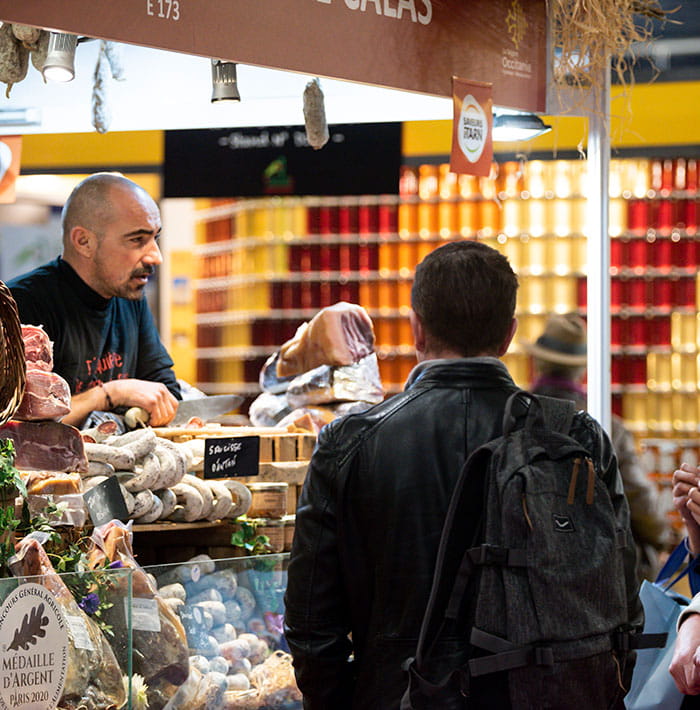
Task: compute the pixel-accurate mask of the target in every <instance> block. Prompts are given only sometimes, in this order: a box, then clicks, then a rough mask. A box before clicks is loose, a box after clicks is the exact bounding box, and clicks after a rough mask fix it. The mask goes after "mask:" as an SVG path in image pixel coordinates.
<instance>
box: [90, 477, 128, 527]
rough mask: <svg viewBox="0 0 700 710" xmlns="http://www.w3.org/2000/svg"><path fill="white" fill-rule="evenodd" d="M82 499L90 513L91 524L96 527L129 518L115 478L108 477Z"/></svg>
mask: <svg viewBox="0 0 700 710" xmlns="http://www.w3.org/2000/svg"><path fill="white" fill-rule="evenodd" d="M83 499H84V500H85V505H87V508H88V512H89V513H90V519H91V520H92V524H93V525H95V526H96V527H97V526H98V525H104V524H105V523H108V522H109V521H110V520H115V519H116V520H122V521H124V520H128V518H129V511H128V510H127V507H126V503H125V502H124V496H123V495H122V489H121V488H120V487H119V481H118V480H117V478H116V476H110V477H109V478H108V479H107V480H106V481H102V483H98V484H97V485H96V486H95V487H94V488H91V489H90V490H89V491H85V493H83Z"/></svg>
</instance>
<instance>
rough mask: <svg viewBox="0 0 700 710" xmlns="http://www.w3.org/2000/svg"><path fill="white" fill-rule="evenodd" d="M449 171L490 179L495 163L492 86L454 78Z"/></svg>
mask: <svg viewBox="0 0 700 710" xmlns="http://www.w3.org/2000/svg"><path fill="white" fill-rule="evenodd" d="M453 85H454V93H453V96H452V101H453V104H454V116H453V121H452V154H451V156H450V170H451V171H452V172H453V173H467V174H469V175H480V176H482V177H488V176H489V173H490V172H491V163H492V162H493V133H492V126H493V101H492V99H491V94H492V91H491V88H492V87H491V84H485V83H483V82H480V81H467V80H465V79H458V78H457V77H454V80H453Z"/></svg>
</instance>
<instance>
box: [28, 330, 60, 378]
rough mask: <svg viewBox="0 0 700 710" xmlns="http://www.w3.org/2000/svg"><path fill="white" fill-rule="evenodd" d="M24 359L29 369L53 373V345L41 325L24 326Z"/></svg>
mask: <svg viewBox="0 0 700 710" xmlns="http://www.w3.org/2000/svg"><path fill="white" fill-rule="evenodd" d="M22 340H23V341H24V357H25V358H26V360H27V367H28V368H29V367H35V368H37V369H38V370H45V371H46V372H51V370H53V343H52V342H51V340H49V336H48V333H47V332H46V331H45V330H44V329H43V328H42V327H41V326H40V325H23V326H22Z"/></svg>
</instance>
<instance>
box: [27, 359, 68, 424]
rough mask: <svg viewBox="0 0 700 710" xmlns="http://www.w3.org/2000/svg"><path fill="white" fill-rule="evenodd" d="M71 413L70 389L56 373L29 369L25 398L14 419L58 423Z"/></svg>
mask: <svg viewBox="0 0 700 710" xmlns="http://www.w3.org/2000/svg"><path fill="white" fill-rule="evenodd" d="M68 412H70V387H69V386H68V383H67V382H66V381H65V380H64V379H63V378H62V377H61V376H60V375H59V374H57V373H56V372H48V371H46V370H39V369H38V368H36V367H29V366H28V367H27V380H26V384H25V387H24V396H23V397H22V402H21V403H20V405H19V408H18V409H17V411H16V412H15V413H14V416H13V418H14V419H20V420H22V421H42V420H49V419H50V420H54V421H57V420H59V419H60V418H61V417H65V416H66V414H68Z"/></svg>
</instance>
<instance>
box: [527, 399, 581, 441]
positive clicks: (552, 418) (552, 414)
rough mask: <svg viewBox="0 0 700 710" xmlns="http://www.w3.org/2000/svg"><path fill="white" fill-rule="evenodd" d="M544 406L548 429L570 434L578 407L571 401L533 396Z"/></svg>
mask: <svg viewBox="0 0 700 710" xmlns="http://www.w3.org/2000/svg"><path fill="white" fill-rule="evenodd" d="M532 396H533V397H535V398H536V399H537V401H538V402H539V403H540V404H541V405H542V413H543V414H544V423H545V426H546V428H547V429H550V430H552V431H556V432H559V433H560V434H568V433H569V431H570V430H571V424H572V423H573V421H574V415H575V414H576V405H575V404H574V403H573V402H572V401H571V400H569V399H558V398H556V397H545V396H544V395H539V394H535V395H532Z"/></svg>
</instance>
